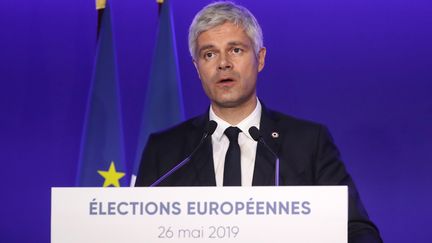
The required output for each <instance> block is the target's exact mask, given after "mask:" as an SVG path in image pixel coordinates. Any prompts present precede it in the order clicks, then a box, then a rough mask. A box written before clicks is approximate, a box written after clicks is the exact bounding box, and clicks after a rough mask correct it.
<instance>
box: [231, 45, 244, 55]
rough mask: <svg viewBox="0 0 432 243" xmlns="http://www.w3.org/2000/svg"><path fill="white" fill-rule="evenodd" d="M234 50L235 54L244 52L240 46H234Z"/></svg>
mask: <svg viewBox="0 0 432 243" xmlns="http://www.w3.org/2000/svg"><path fill="white" fill-rule="evenodd" d="M232 52H233V53H234V54H240V53H242V52H243V49H241V48H239V47H234V48H233V49H232Z"/></svg>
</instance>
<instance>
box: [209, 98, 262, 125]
mask: <svg viewBox="0 0 432 243" xmlns="http://www.w3.org/2000/svg"><path fill="white" fill-rule="evenodd" d="M256 106H257V99H256V97H254V98H253V99H250V100H249V101H247V102H245V103H243V104H241V105H240V106H235V107H223V106H220V105H217V104H215V103H212V109H213V111H214V113H215V114H216V115H217V116H218V117H220V118H221V119H223V120H224V121H226V122H228V123H229V124H231V125H237V124H239V123H240V122H241V121H242V120H243V119H245V118H246V117H248V116H249V115H250V114H251V113H252V112H253V111H254V110H255V107H256Z"/></svg>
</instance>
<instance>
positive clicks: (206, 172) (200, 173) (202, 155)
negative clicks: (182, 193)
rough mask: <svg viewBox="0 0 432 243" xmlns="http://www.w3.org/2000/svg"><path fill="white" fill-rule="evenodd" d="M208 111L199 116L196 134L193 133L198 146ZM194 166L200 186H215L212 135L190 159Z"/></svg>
mask: <svg viewBox="0 0 432 243" xmlns="http://www.w3.org/2000/svg"><path fill="white" fill-rule="evenodd" d="M208 117H209V116H208V112H207V113H206V114H204V115H203V116H201V117H199V118H197V119H196V120H195V121H194V123H193V125H194V134H191V137H192V138H193V140H194V142H193V144H194V146H197V145H198V143H199V141H200V140H201V138H202V136H203V133H204V129H205V126H206V124H207V122H208ZM190 162H191V164H192V165H193V167H194V173H195V177H196V184H195V185H200V186H215V185H216V179H215V172H214V165H213V149H212V144H211V136H209V137H207V139H206V141H205V142H204V144H203V145H202V147H201V148H200V149H199V150H198V151H197V152H196V154H195V155H194V156H193V158H192V161H190Z"/></svg>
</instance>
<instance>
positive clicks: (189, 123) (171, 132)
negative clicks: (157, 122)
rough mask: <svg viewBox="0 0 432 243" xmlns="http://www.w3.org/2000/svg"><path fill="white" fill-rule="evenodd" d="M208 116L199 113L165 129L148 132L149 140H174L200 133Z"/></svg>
mask: <svg viewBox="0 0 432 243" xmlns="http://www.w3.org/2000/svg"><path fill="white" fill-rule="evenodd" d="M207 120H208V116H207V117H206V115H205V114H204V115H200V116H196V117H193V118H190V119H188V120H186V121H184V122H181V123H178V124H176V125H174V126H172V127H169V128H167V129H165V130H162V131H158V132H155V133H152V134H150V137H149V141H160V142H175V141H177V142H178V141H179V140H182V139H184V138H187V137H190V136H195V135H198V136H199V135H200V134H201V133H202V132H203V130H204V127H205V124H206V121H207Z"/></svg>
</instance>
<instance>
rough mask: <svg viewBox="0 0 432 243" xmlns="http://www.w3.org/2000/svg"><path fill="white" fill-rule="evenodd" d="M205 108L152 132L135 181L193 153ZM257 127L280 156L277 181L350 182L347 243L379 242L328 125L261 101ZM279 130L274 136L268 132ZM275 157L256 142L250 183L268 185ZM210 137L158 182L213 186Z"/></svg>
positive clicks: (148, 179) (144, 182)
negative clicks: (276, 135)
mask: <svg viewBox="0 0 432 243" xmlns="http://www.w3.org/2000/svg"><path fill="white" fill-rule="evenodd" d="M208 117H209V116H208V113H206V114H204V115H202V116H199V117H196V118H192V119H190V120H188V121H186V122H183V123H181V124H179V125H177V126H175V127H173V128H171V129H168V130H166V131H163V132H160V133H156V134H152V135H151V136H150V137H149V140H148V143H147V146H146V148H145V149H144V153H143V157H142V160H141V165H140V168H139V172H138V176H137V180H136V184H135V185H136V186H148V185H150V184H152V183H153V182H155V181H156V180H157V179H158V178H159V177H160V176H162V175H164V174H165V173H166V172H167V171H169V170H170V169H171V168H173V167H174V166H175V165H176V164H178V163H179V162H180V161H181V160H183V159H184V158H186V157H187V156H189V155H190V154H191V152H192V151H193V149H194V148H195V147H196V146H197V145H198V143H199V141H200V139H201V138H202V136H203V133H204V128H205V126H206V124H207V122H208ZM260 132H261V134H262V135H263V138H264V140H265V142H266V143H267V144H268V145H269V146H270V147H271V149H272V150H273V151H275V152H276V154H277V155H278V156H279V158H280V185H348V188H349V213H348V216H349V222H348V235H349V242H350V243H354V242H355V243H357V242H367V243H373V242H381V239H380V236H379V233H378V230H377V228H376V227H375V226H374V224H373V223H372V222H370V220H369V219H368V216H367V213H366V211H365V209H364V207H363V205H362V203H361V201H360V198H359V195H358V193H357V189H356V187H355V185H354V183H353V181H352V179H351V176H350V175H349V174H348V173H347V171H346V170H345V166H344V164H343V162H342V161H341V160H340V155H339V151H338V149H337V147H336V146H335V144H334V143H333V141H332V138H331V136H330V134H329V132H328V131H327V129H326V128H325V127H324V126H322V125H319V124H316V123H312V122H308V121H303V120H299V119H296V118H294V117H290V116H287V115H284V114H281V113H279V112H274V111H270V110H267V109H266V108H265V107H264V106H263V110H262V116H261V122H260ZM273 132H277V133H278V134H279V136H278V137H277V138H274V137H272V133H273ZM274 168H275V158H274V156H273V155H272V154H271V153H270V152H269V151H268V150H267V149H266V148H265V147H264V146H263V145H262V144H260V143H258V146H257V152H256V160H255V168H254V175H253V181H252V185H253V186H272V185H274V178H275V172H274V171H275V169H274ZM215 185H216V181H215V173H214V166H213V153H212V145H211V139H207V140H206V141H205V143H204V144H203V146H202V147H201V148H200V149H199V150H198V151H197V153H196V154H195V155H194V156H193V157H192V158H191V160H190V161H189V162H188V163H187V164H186V165H185V166H183V167H182V168H180V169H179V170H178V171H177V172H175V173H174V174H172V175H171V176H169V177H168V178H166V179H165V180H164V181H162V182H161V184H160V185H159V186H215Z"/></svg>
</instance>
